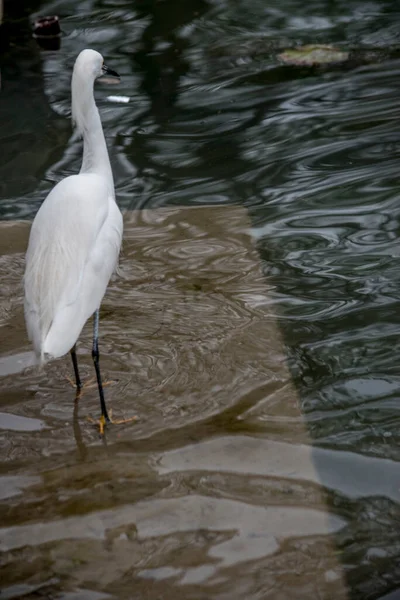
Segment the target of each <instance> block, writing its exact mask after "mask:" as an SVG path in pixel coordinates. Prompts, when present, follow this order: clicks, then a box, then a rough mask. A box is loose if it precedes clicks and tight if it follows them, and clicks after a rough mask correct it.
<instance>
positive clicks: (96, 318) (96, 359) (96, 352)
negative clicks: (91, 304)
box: [92, 310, 110, 423]
mask: <svg viewBox="0 0 400 600" xmlns="http://www.w3.org/2000/svg"><path fill="white" fill-rule="evenodd" d="M92 358H93V362H94V368H95V369H96V377H97V385H98V387H99V396H100V406H101V414H102V416H103V417H104V419H105V421H107V422H108V423H109V422H110V419H109V416H108V413H107V407H106V402H105V400H104V392H103V384H102V383H101V374H100V364H99V358H100V355H99V310H96V312H95V313H94V321H93V347H92Z"/></svg>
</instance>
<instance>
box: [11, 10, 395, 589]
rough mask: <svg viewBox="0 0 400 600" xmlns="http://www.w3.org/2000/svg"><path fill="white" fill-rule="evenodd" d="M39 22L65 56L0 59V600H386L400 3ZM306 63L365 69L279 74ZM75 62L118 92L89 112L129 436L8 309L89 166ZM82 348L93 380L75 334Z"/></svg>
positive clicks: (119, 407)
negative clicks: (97, 152) (296, 60)
mask: <svg viewBox="0 0 400 600" xmlns="http://www.w3.org/2000/svg"><path fill="white" fill-rule="evenodd" d="M31 5H32V11H31V14H34V12H33V11H34V10H36V11H38V12H40V13H42V14H45V13H48V14H52V13H57V14H59V16H60V17H61V20H62V27H63V30H64V32H65V36H64V38H63V40H62V47H61V50H60V51H59V52H50V53H41V52H40V51H39V49H38V48H37V46H36V44H35V42H33V41H32V40H30V38H29V28H28V21H27V20H26V21H25V22H24V21H21V22H20V24H19V26H18V27H20V29H21V37H17V38H16V39H14V43H13V44H12V45H11V46H10V49H9V51H8V52H7V53H6V54H3V55H1V56H0V68H1V73H2V97H1V101H0V119H1V122H2V136H1V138H0V152H1V155H2V157H3V160H2V161H1V162H0V179H1V181H0V215H1V217H2V219H3V220H2V221H1V222H0V282H1V284H0V327H1V329H0V336H1V338H0V339H1V346H0V398H1V399H0V445H1V455H0V456H1V459H0V561H1V562H0V590H1V595H0V597H1V598H32V599H33V598H62V599H66V600H75V599H76V600H79V599H83V600H85V599H88V600H101V599H102V598H127V599H130V598H135V599H143V600H156V599H159V598H163V599H164V598H168V599H171V600H172V599H175V598H182V599H189V598H192V599H193V600H198V599H204V600H208V599H218V600H220V599H221V600H224V599H226V600H228V599H229V600H230V599H234V600H236V599H249V600H253V599H254V600H256V599H260V600H264V599H271V600H280V599H285V600H287V599H290V598H293V599H296V600H297V599H299V598H300V599H303V598H304V599H308V598H322V599H324V600H330V599H332V598H335V600H336V599H342V598H343V599H351V600H353V599H357V600H364V599H365V600H377V599H378V598H383V596H384V595H385V594H386V593H390V592H393V593H394V594H395V590H396V588H400V568H399V565H400V544H399V533H398V531H399V519H400V508H399V500H400V498H399V496H400V485H399V475H400V468H399V459H400V451H399V447H400V446H399V443H400V436H399V428H398V424H399V404H398V398H399V375H398V372H399V371H398V364H399V359H398V357H399V350H400V343H399V317H398V315H399V314H400V313H399V309H400V307H399V301H398V289H399V284H400V278H399V275H398V273H399V269H398V254H399V243H398V239H399V237H398V232H399V210H398V205H399V199H398V164H399V163H398V159H399V145H398V140H399V136H400V128H399V121H398V115H399V110H398V108H399V101H398V99H399V95H398V81H399V62H398V59H397V58H396V56H398V54H396V53H398V24H399V16H400V14H399V8H398V6H397V4H396V3H394V2H391V1H383V2H379V3H367V4H365V3H363V2H359V1H357V0H348V1H347V2H341V1H339V2H325V1H322V0H314V1H312V2H308V3H306V5H304V3H302V2H299V1H297V0H288V1H287V2H282V1H281V2H279V3H278V2H270V3H268V4H266V3H265V2H264V1H261V0H260V1H257V0H254V2H252V3H251V4H249V2H248V1H247V0H246V2H244V1H243V2H241V1H239V2H231V1H226V2H213V3H212V2H208V1H206V0H190V1H188V2H186V3H180V2H175V1H173V0H164V1H163V2H151V1H150V0H149V1H145V0H140V1H137V2H136V3H133V4H132V3H129V2H127V1H126V0H106V1H101V2H95V1H91V0H89V1H87V2H83V3H80V4H79V6H78V5H77V4H76V3H72V2H71V0H59V1H57V2H52V3H40V2H39V0H38V1H37V2H35V0H31ZM27 6H28V3H27V4H26V6H25V10H27ZM24 27H25V30H24ZM314 42H319V43H335V44H337V45H338V46H339V47H343V48H349V47H350V48H351V49H353V51H354V52H355V53H356V56H358V55H357V52H359V53H360V52H361V53H362V56H363V62H362V64H361V62H359V63H357V60H355V61H353V62H352V63H351V64H349V65H347V67H346V68H345V69H337V68H336V69H329V68H328V69H325V70H312V69H311V70H304V69H303V70H301V71H299V70H296V69H291V68H283V67H282V65H280V64H279V62H278V60H277V58H276V54H277V52H278V51H279V49H282V48H285V47H291V46H293V45H295V44H296V43H314ZM87 46H91V47H94V48H96V49H98V50H100V51H101V52H102V53H103V54H104V55H105V57H106V59H107V63H109V65H110V66H111V67H113V68H115V69H117V70H118V71H119V72H120V73H121V75H122V82H121V84H120V85H119V86H112V87H111V86H106V85H100V84H99V85H98V87H97V90H96V96H97V98H98V103H99V106H100V109H101V113H102V118H103V122H104V127H105V132H106V137H107V141H108V144H109V148H110V154H111V157H112V162H113V167H114V173H115V181H116V188H117V195H118V200H119V202H120V204H121V206H122V207H123V209H124V211H125V236H124V248H123V252H122V256H121V269H120V274H119V275H118V276H117V277H116V278H115V279H114V281H113V282H112V283H111V285H110V289H109V290H108V292H107V295H106V297H105V300H104V304H103V306H102V314H101V329H100V333H101V338H100V341H101V348H100V349H101V353H102V354H101V361H102V368H103V373H104V376H105V377H106V378H108V380H109V385H108V386H107V387H106V394H107V402H108V405H109V407H112V409H113V414H114V416H115V417H116V418H118V417H119V416H126V417H129V416H132V415H137V416H138V417H139V420H138V422H137V423H135V424H131V425H124V426H118V427H111V428H110V429H109V430H108V431H107V435H106V437H105V439H104V440H100V439H99V437H98V434H97V431H96V429H95V428H94V427H93V425H91V424H90V423H89V422H88V420H87V416H92V417H95V416H98V415H99V412H100V410H99V402H98V397H97V392H96V388H92V387H89V388H88V389H87V390H85V394H84V396H83V397H82V399H81V401H80V402H79V405H75V404H74V391H73V389H72V388H71V386H70V384H69V383H68V381H67V380H66V376H71V375H72V369H71V364H70V360H69V357H65V358H64V359H60V360H58V361H55V362H53V363H51V364H49V365H47V366H46V367H45V369H44V370H42V371H38V370H37V369H36V368H33V367H32V366H29V365H30V363H31V360H32V356H31V351H30V348H29V344H28V342H27V339H26V334H25V327H24V322H23V310H22V283H21V277H22V272H23V255H24V251H25V248H26V242H27V236H28V232H29V226H30V221H31V219H32V217H33V215H34V214H35V211H36V210H37V208H38V206H39V205H40V202H41V201H42V199H43V197H44V195H45V194H46V193H47V191H48V190H49V189H50V188H51V186H52V185H53V183H54V181H58V180H59V179H60V178H61V177H63V176H66V175H68V174H71V173H73V172H76V171H77V170H78V169H79V162H80V142H79V140H76V139H74V138H72V139H69V138H70V125H69V120H68V112H69V78H70V73H71V68H72V65H73V61H74V59H75V56H76V54H77V53H78V52H79V50H81V49H82V48H84V47H87ZM121 98H122V99H124V102H117V100H121ZM21 219H25V221H21ZM78 352H79V360H80V363H81V368H82V375H83V377H84V379H85V380H86V381H89V380H90V379H91V378H92V377H93V375H94V373H93V368H92V363H91V324H90V323H88V325H87V326H86V328H85V330H84V332H83V334H82V337H81V341H80V345H79V350H78ZM394 597H395V596H394Z"/></svg>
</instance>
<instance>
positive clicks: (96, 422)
mask: <svg viewBox="0 0 400 600" xmlns="http://www.w3.org/2000/svg"><path fill="white" fill-rule="evenodd" d="M109 418H110V420H109V421H106V420H105V418H104V415H101V417H100V419H92V417H88V418H87V420H88V421H89V423H93V424H94V425H98V426H99V428H100V435H104V429H105V427H106V425H107V423H111V424H112V425H122V424H123V423H133V422H134V421H137V420H138V417H129V419H118V420H117V421H115V420H114V419H113V418H112V411H111V410H110V414H109Z"/></svg>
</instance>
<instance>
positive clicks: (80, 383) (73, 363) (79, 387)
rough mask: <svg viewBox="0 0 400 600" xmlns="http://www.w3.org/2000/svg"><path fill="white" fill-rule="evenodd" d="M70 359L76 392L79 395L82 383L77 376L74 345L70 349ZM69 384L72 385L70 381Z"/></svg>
mask: <svg viewBox="0 0 400 600" xmlns="http://www.w3.org/2000/svg"><path fill="white" fill-rule="evenodd" d="M71 358H72V365H73V367H74V373H75V381H76V392H77V394H78V395H79V392H80V391H81V389H82V381H81V378H80V376H79V369H78V359H77V357H76V345H75V344H74V345H73V347H72V348H71ZM71 383H72V381H71Z"/></svg>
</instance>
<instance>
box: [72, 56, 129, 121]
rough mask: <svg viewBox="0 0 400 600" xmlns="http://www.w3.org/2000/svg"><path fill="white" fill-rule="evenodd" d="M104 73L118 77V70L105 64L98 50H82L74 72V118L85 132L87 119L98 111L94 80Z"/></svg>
mask: <svg viewBox="0 0 400 600" xmlns="http://www.w3.org/2000/svg"><path fill="white" fill-rule="evenodd" d="M102 75H111V76H112V77H118V79H119V75H118V73H117V72H116V71H113V70H112V69H109V68H108V67H106V66H105V64H104V61H103V57H102V55H101V54H100V53H99V52H96V50H89V49H86V50H82V52H81V53H80V54H79V56H78V58H77V59H76V61H75V66H74V71H73V73H72V90H71V92H72V120H73V122H74V123H75V125H76V127H77V129H78V131H79V132H80V133H83V131H84V129H85V126H86V123H87V120H88V119H89V118H91V116H93V115H94V114H98V113H97V109H96V106H95V103H94V98H93V84H94V81H95V80H96V79H97V78H98V77H101V76H102Z"/></svg>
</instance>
